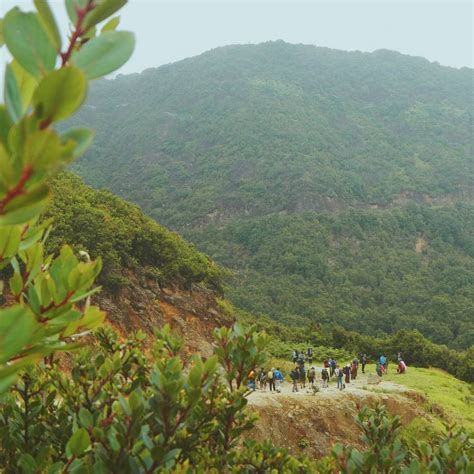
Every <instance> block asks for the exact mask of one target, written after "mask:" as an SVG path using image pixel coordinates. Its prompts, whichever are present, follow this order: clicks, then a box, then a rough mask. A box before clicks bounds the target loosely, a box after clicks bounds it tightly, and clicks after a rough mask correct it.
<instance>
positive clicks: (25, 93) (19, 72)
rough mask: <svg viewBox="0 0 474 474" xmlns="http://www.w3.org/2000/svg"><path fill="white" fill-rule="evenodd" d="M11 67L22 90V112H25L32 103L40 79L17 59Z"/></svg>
mask: <svg viewBox="0 0 474 474" xmlns="http://www.w3.org/2000/svg"><path fill="white" fill-rule="evenodd" d="M11 68H12V70H13V72H14V73H15V78H16V83H17V85H18V89H19V91H20V96H21V114H24V113H25V111H26V110H27V109H28V106H29V105H30V102H31V98H32V97H33V92H34V91H35V87H36V85H37V83H38V81H37V80H36V78H35V77H34V76H32V75H31V74H30V73H29V72H28V71H25V69H23V68H22V67H21V66H20V64H19V63H18V61H16V60H13V62H12V63H11Z"/></svg>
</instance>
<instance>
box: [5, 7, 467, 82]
mask: <svg viewBox="0 0 474 474" xmlns="http://www.w3.org/2000/svg"><path fill="white" fill-rule="evenodd" d="M19 3H20V4H21V5H22V7H24V9H27V7H29V6H30V5H31V3H32V2H31V0H22V1H13V0H0V10H1V13H0V14H4V13H5V11H7V10H8V9H9V8H10V7H11V6H12V5H13V4H19ZM51 3H53V4H54V5H57V8H58V10H59V11H61V15H65V13H64V11H63V7H62V4H63V2H62V1H60V2H59V1H55V0H53V1H52V2H51ZM122 16H123V22H122V28H123V29H128V30H132V31H134V32H135V33H136V35H137V48H136V51H135V54H134V56H133V58H132V59H131V60H130V62H129V63H128V64H127V65H126V66H125V67H124V68H123V69H122V70H121V71H120V72H123V73H126V72H138V71H141V70H143V69H146V68H148V67H153V66H159V65H161V64H165V63H169V62H172V61H176V60H179V59H182V58H186V57H189V56H194V55H196V54H199V53H201V52H204V51H206V50H208V49H211V48H214V47H217V46H223V45H226V44H235V43H259V42H262V41H268V40H276V39H283V40H285V41H288V42H291V43H306V44H315V45H319V46H328V47H331V48H339V49H345V50H362V51H374V50H376V49H380V48H386V49H394V50H397V51H400V52H402V53H407V54H411V55H415V56H424V57H426V58H428V59H429V60H431V61H438V62H440V63H441V64H443V65H448V66H454V67H462V66H469V67H472V66H473V6H472V3H471V2H470V1H456V0H444V1H427V0H397V1H393V0H392V1H390V0H374V1H359V0H346V1H338V0H324V1H323V0H313V1H306V2H299V1H290V0H286V1H270V0H260V1H258V0H257V1H250V0H243V1H240V2H236V1H230V0H219V1H214V2H203V1H198V0H193V1H192V0H191V1H189V0H188V1H186V2H185V1H179V0H174V1H164V0H130V3H129V5H127V6H126V8H125V9H124V11H123V15H122ZM3 58H4V59H5V55H4V56H3Z"/></svg>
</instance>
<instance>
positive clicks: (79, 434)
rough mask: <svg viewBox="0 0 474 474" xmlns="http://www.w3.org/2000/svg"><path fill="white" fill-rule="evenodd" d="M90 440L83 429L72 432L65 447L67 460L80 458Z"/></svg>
mask: <svg viewBox="0 0 474 474" xmlns="http://www.w3.org/2000/svg"><path fill="white" fill-rule="evenodd" d="M90 444H91V439H90V437H89V433H87V431H86V430H85V429H84V428H79V429H78V430H76V431H75V432H74V434H73V435H72V436H71V437H70V438H69V441H68V442H67V445H66V455H67V457H68V458H71V457H72V456H76V457H79V456H82V454H84V452H85V451H86V449H87V448H88V447H89V446H90Z"/></svg>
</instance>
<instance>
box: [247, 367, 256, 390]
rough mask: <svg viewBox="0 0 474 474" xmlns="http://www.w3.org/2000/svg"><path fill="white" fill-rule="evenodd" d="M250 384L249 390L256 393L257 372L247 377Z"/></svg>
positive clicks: (251, 372)
mask: <svg viewBox="0 0 474 474" xmlns="http://www.w3.org/2000/svg"><path fill="white" fill-rule="evenodd" d="M247 378H248V382H247V388H248V389H249V390H252V392H255V390H256V388H257V386H256V385H255V371H253V370H251V371H250V372H249V374H248V376H247Z"/></svg>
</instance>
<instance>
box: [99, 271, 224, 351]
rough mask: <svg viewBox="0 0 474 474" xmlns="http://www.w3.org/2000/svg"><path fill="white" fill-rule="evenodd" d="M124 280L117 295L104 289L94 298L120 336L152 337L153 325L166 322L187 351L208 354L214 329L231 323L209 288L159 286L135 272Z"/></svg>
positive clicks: (157, 326) (156, 326) (158, 325)
mask: <svg viewBox="0 0 474 474" xmlns="http://www.w3.org/2000/svg"><path fill="white" fill-rule="evenodd" d="M127 279H128V281H129V284H128V285H127V287H125V288H123V289H121V290H120V291H119V292H118V293H116V294H110V293H107V292H103V293H101V294H100V295H99V296H97V297H96V298H95V301H94V304H98V305H99V306H100V307H101V309H103V310H104V311H106V312H107V320H108V322H109V323H110V324H112V326H113V327H114V328H115V329H117V330H118V331H119V332H120V333H121V334H123V335H125V334H128V333H130V332H132V331H138V330H142V331H144V332H145V333H146V334H147V335H149V336H150V337H151V336H152V335H153V331H154V329H155V328H159V327H162V326H163V325H164V324H169V325H170V326H171V328H172V329H173V330H174V331H175V332H176V333H178V334H179V335H181V336H182V337H183V338H184V341H185V346H186V350H187V351H188V352H189V353H192V352H196V351H199V352H201V354H202V355H203V356H205V357H207V356H209V355H210V354H211V342H212V333H213V331H214V329H215V328H216V327H220V326H229V325H230V324H232V322H233V321H232V319H231V318H230V317H228V316H226V315H224V314H223V313H222V311H221V309H220V308H219V305H218V304H217V300H216V296H215V294H214V293H213V292H212V291H210V290H206V289H203V288H200V287H192V288H191V290H183V289H180V288H161V287H160V286H159V285H158V283H157V282H156V281H154V280H153V279H149V278H146V277H145V276H137V275H136V274H134V273H130V274H129V275H127Z"/></svg>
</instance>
